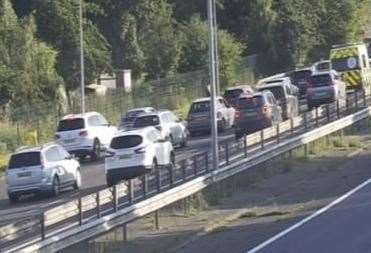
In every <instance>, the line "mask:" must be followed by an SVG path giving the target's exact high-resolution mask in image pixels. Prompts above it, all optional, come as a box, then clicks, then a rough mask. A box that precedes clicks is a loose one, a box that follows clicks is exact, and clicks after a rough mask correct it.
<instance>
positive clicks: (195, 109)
mask: <svg viewBox="0 0 371 253" xmlns="http://www.w3.org/2000/svg"><path fill="white" fill-rule="evenodd" d="M209 111H210V102H209V101H206V102H197V103H193V104H192V106H191V109H190V113H199V112H209Z"/></svg>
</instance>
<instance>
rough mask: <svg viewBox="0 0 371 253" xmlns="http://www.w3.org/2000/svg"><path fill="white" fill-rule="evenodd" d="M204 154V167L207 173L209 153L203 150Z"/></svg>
mask: <svg viewBox="0 0 371 253" xmlns="http://www.w3.org/2000/svg"><path fill="white" fill-rule="evenodd" d="M204 156H205V167H206V168H205V169H206V173H208V172H209V154H208V153H207V152H205V154H204Z"/></svg>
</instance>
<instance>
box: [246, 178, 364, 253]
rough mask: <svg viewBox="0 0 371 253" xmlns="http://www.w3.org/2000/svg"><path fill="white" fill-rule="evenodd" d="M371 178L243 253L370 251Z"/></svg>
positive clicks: (342, 252)
mask: <svg viewBox="0 0 371 253" xmlns="http://www.w3.org/2000/svg"><path fill="white" fill-rule="evenodd" d="M370 221H371V179H368V180H366V181H365V182H363V183H362V184H360V185H358V186H357V187H355V188H354V189H352V190H350V191H349V192H347V193H346V194H344V195H343V196H341V197H340V198H338V199H336V200H334V201H333V202H331V203H330V204H329V205H327V206H325V207H323V208H321V209H320V210H318V211H317V212H315V213H313V214H312V215H310V216H308V217H306V218H304V219H303V220H301V221H299V222H297V223H295V224H294V225H292V226H290V227H288V228H287V229H285V230H283V231H282V232H280V233H278V234H276V235H275V236H273V237H271V238H270V239H268V240H266V241H265V242H263V243H261V244H260V245H258V246H256V247H255V248H253V249H251V250H249V251H247V253H272V252H274V253H298V252H300V253H313V252H336V253H366V252H371V222H370Z"/></svg>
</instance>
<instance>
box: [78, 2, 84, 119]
mask: <svg viewBox="0 0 371 253" xmlns="http://www.w3.org/2000/svg"><path fill="white" fill-rule="evenodd" d="M82 1H83V0H80V4H79V20H80V75H81V77H80V82H81V83H80V84H81V113H82V114H84V113H85V68H84V31H83V16H82Z"/></svg>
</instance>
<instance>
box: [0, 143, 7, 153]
mask: <svg viewBox="0 0 371 253" xmlns="http://www.w3.org/2000/svg"><path fill="white" fill-rule="evenodd" d="M7 152H8V147H7V145H6V143H4V142H0V154H6V153H7Z"/></svg>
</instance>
